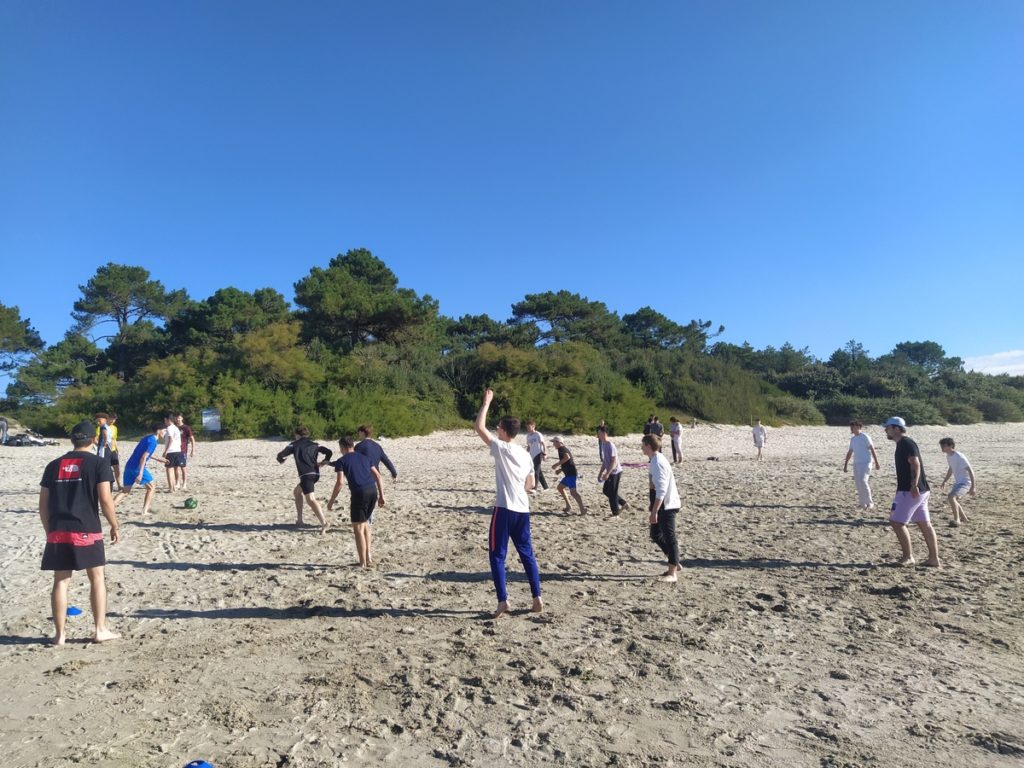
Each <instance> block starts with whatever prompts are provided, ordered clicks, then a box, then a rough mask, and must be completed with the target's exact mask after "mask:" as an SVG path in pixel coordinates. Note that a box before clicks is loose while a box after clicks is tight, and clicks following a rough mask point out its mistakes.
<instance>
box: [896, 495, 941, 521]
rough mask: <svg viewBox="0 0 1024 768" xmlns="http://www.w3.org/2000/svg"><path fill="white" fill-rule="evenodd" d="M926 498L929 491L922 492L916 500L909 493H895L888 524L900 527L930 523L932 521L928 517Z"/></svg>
mask: <svg viewBox="0 0 1024 768" xmlns="http://www.w3.org/2000/svg"><path fill="white" fill-rule="evenodd" d="M928 496H929V491H924V492H923V493H922V494H921V495H920V496H918V497H917V498H916V499H915V498H914V497H913V496H911V495H910V491H896V498H895V499H894V500H893V502H892V514H890V515H889V522H891V523H899V524H900V525H906V524H907V523H930V522H931V521H932V520H931V518H930V517H929V516H928Z"/></svg>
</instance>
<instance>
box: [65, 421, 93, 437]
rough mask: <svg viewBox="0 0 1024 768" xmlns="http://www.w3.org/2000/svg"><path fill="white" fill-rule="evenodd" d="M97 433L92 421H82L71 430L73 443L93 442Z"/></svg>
mask: <svg viewBox="0 0 1024 768" xmlns="http://www.w3.org/2000/svg"><path fill="white" fill-rule="evenodd" d="M95 433H96V427H95V426H93V423H92V422H91V421H80V422H78V423H77V424H75V426H73V427H72V428H71V440H72V442H81V441H82V440H92V438H93V435H94V434H95Z"/></svg>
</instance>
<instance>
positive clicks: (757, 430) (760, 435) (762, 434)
mask: <svg viewBox="0 0 1024 768" xmlns="http://www.w3.org/2000/svg"><path fill="white" fill-rule="evenodd" d="M767 439H768V430H767V429H765V428H764V425H763V424H758V425H757V426H756V427H754V445H764V444H765V441H766V440H767Z"/></svg>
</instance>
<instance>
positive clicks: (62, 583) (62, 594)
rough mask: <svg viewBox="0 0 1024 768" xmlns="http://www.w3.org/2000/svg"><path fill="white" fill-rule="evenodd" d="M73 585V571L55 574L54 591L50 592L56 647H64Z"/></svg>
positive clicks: (55, 572) (56, 572)
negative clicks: (65, 628)
mask: <svg viewBox="0 0 1024 768" xmlns="http://www.w3.org/2000/svg"><path fill="white" fill-rule="evenodd" d="M70 585H71V571H54V572H53V589H52V590H50V610H52V611H53V639H52V640H51V641H50V642H51V643H53V644H54V645H64V640H65V637H66V636H65V634H64V625H65V623H66V622H67V618H68V587H69V586H70Z"/></svg>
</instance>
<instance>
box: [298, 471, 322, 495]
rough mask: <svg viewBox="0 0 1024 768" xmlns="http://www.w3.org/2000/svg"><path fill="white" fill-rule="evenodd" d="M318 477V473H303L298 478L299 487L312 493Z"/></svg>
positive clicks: (304, 491) (305, 491)
mask: <svg viewBox="0 0 1024 768" xmlns="http://www.w3.org/2000/svg"><path fill="white" fill-rule="evenodd" d="M319 479H320V475H303V476H302V477H300V478H299V488H301V489H302V492H303V493H312V492H313V488H314V487H316V483H317V480H319Z"/></svg>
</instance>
